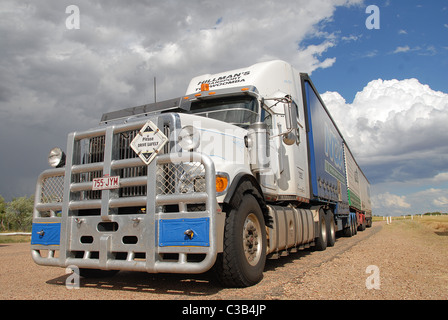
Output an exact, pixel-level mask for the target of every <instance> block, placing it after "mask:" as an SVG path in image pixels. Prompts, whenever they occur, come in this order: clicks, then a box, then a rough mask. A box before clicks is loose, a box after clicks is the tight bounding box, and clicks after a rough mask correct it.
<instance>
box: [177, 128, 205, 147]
mask: <svg viewBox="0 0 448 320" xmlns="http://www.w3.org/2000/svg"><path fill="white" fill-rule="evenodd" d="M177 142H178V143H179V145H180V147H181V148H182V149H183V150H184V151H191V150H194V149H196V148H197V147H199V142H200V137H199V133H198V132H197V130H196V129H195V128H194V127H193V126H185V127H183V128H182V130H180V132H179V137H178V140H177Z"/></svg>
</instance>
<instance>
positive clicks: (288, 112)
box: [284, 98, 297, 130]
mask: <svg viewBox="0 0 448 320" xmlns="http://www.w3.org/2000/svg"><path fill="white" fill-rule="evenodd" d="M284 107H285V120H286V128H287V129H288V130H296V129H297V105H296V104H295V103H294V102H293V101H292V100H291V99H290V98H288V102H287V103H284Z"/></svg>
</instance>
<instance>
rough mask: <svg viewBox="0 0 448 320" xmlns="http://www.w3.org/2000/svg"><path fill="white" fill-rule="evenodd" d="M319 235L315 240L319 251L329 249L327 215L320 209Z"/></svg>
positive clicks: (316, 248)
mask: <svg viewBox="0 0 448 320" xmlns="http://www.w3.org/2000/svg"><path fill="white" fill-rule="evenodd" d="M318 232H319V235H318V237H317V238H316V239H315V242H316V246H315V247H314V248H315V250H317V251H324V250H325V249H327V243H328V233H327V220H326V219H325V213H324V210H323V209H319V229H318Z"/></svg>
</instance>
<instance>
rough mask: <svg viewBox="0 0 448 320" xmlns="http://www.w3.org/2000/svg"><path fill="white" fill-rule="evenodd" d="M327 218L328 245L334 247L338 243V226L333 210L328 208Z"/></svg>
mask: <svg viewBox="0 0 448 320" xmlns="http://www.w3.org/2000/svg"><path fill="white" fill-rule="evenodd" d="M325 218H326V224H327V236H328V241H327V246H328V247H333V246H334V244H335V243H336V226H335V222H334V215H333V212H332V211H331V210H327V212H326V214H325Z"/></svg>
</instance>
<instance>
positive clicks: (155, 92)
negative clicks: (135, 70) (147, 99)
mask: <svg viewBox="0 0 448 320" xmlns="http://www.w3.org/2000/svg"><path fill="white" fill-rule="evenodd" d="M156 102H157V81H156V77H154V103H156Z"/></svg>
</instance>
